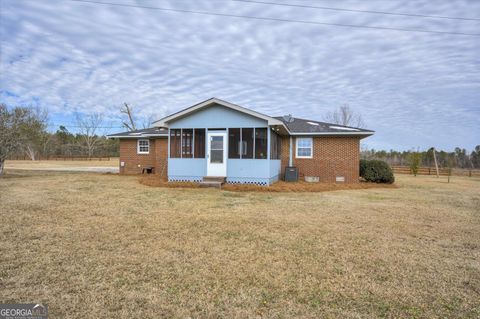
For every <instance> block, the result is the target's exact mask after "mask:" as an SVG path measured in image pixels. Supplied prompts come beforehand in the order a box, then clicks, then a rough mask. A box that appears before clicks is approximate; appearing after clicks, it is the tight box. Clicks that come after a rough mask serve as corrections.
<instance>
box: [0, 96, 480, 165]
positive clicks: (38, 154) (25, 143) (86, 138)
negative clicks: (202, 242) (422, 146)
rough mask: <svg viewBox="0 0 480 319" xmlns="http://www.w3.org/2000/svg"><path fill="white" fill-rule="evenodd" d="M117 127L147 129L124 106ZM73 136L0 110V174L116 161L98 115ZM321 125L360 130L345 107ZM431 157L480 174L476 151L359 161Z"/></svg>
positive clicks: (41, 117) (27, 113)
mask: <svg viewBox="0 0 480 319" xmlns="http://www.w3.org/2000/svg"><path fill="white" fill-rule="evenodd" d="M120 114H121V117H123V118H122V120H121V122H122V125H123V127H125V128H126V129H127V130H129V131H130V130H135V129H137V127H139V126H143V127H144V128H146V127H148V124H149V122H151V121H149V120H147V121H145V119H144V121H143V123H142V125H139V124H138V119H137V118H136V117H134V111H133V109H132V108H131V107H130V106H129V105H128V104H126V103H125V104H124V105H123V106H122V107H121V108H120ZM75 120H76V128H77V132H75V133H73V132H70V131H69V130H68V129H67V127H66V126H59V128H58V129H57V130H56V132H49V131H48V130H47V127H48V114H47V112H46V111H43V110H41V109H39V108H28V107H14V108H11V109H8V108H7V106H6V105H5V104H0V174H1V173H2V169H3V165H4V162H5V160H6V159H8V158H15V157H27V158H29V159H31V160H36V159H38V158H49V157H62V156H68V157H75V156H85V157H100V156H109V157H116V156H118V155H119V147H118V140H116V139H113V140H112V139H107V138H106V136H105V133H104V132H101V131H100V129H101V128H103V127H102V125H103V117H102V115H100V114H98V113H93V114H89V115H83V116H80V115H78V114H77V115H76V116H75ZM325 120H328V121H329V122H332V123H336V124H341V125H346V126H356V127H361V126H363V125H364V123H363V120H362V118H361V116H360V115H357V114H355V113H354V112H353V110H352V109H350V107H349V106H348V105H344V106H341V107H340V108H339V109H338V110H336V111H334V112H332V113H328V114H327V115H326V117H325ZM435 157H436V160H437V163H438V166H439V167H447V168H465V169H480V145H477V146H476V147H475V149H474V150H472V151H471V152H469V151H467V150H466V149H464V148H460V147H457V148H455V150H454V151H453V152H446V151H442V150H440V151H439V150H435V149H434V148H430V149H428V150H424V151H403V152H400V151H395V150H390V151H383V150H374V149H371V150H368V149H363V150H362V151H361V158H362V159H366V160H372V159H377V160H382V161H385V162H387V163H388V164H390V165H399V166H412V165H413V164H415V165H413V166H416V167H418V166H429V167H434V165H435Z"/></svg>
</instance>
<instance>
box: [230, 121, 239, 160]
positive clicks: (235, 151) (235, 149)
mask: <svg viewBox="0 0 480 319" xmlns="http://www.w3.org/2000/svg"><path fill="white" fill-rule="evenodd" d="M240 136H241V135H240V129H239V128H231V129H229V130H228V158H240V152H241V149H240V145H241V143H240Z"/></svg>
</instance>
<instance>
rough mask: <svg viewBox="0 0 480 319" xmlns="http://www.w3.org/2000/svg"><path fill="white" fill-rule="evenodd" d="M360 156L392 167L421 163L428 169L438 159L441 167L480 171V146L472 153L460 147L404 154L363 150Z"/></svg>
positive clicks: (391, 151)
mask: <svg viewBox="0 0 480 319" xmlns="http://www.w3.org/2000/svg"><path fill="white" fill-rule="evenodd" d="M434 152H435V156H434ZM360 156H361V158H362V159H367V160H372V159H376V160H382V161H385V162H387V163H388V164H390V165H392V166H410V165H411V164H412V162H413V161H415V162H419V166H426V167H434V166H435V157H436V159H437V163H438V166H439V167H443V168H464V169H480V145H477V146H475V148H474V149H473V150H472V151H471V152H469V151H467V150H466V149H465V148H460V147H456V148H455V149H454V151H452V152H447V151H443V150H435V149H434V148H433V147H432V148H430V149H428V150H424V151H414V150H412V151H402V152H400V151H395V150H390V151H383V150H374V149H371V150H368V149H363V150H362V151H361V154H360Z"/></svg>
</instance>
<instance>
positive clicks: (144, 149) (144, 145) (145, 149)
mask: <svg viewBox="0 0 480 319" xmlns="http://www.w3.org/2000/svg"><path fill="white" fill-rule="evenodd" d="M137 153H138V154H148V153H150V141H149V140H138V141H137Z"/></svg>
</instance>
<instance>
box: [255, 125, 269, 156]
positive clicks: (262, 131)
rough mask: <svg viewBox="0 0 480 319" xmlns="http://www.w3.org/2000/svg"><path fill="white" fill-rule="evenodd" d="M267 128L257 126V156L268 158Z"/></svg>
mask: <svg viewBox="0 0 480 319" xmlns="http://www.w3.org/2000/svg"><path fill="white" fill-rule="evenodd" d="M267 148H268V145H267V129H266V128H256V129H255V158H257V159H266V158H267Z"/></svg>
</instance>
